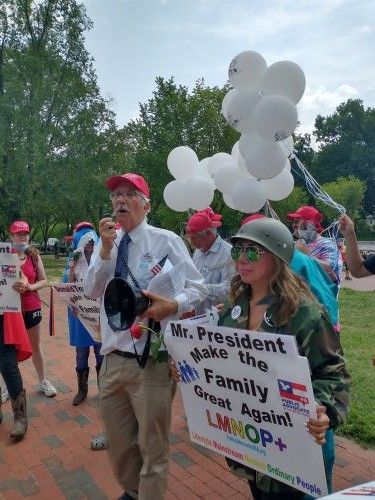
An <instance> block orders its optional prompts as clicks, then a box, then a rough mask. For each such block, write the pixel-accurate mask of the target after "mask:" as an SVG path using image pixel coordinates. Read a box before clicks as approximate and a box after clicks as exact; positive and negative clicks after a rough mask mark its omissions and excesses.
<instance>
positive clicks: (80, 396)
mask: <svg viewBox="0 0 375 500" xmlns="http://www.w3.org/2000/svg"><path fill="white" fill-rule="evenodd" d="M89 371H90V368H86V369H85V370H78V368H76V372H77V381H78V392H77V394H76V395H75V397H74V399H73V405H74V406H77V405H80V404H81V403H83V401H84V400H85V399H86V398H87V392H88V379H89Z"/></svg>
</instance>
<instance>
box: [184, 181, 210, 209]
mask: <svg viewBox="0 0 375 500" xmlns="http://www.w3.org/2000/svg"><path fill="white" fill-rule="evenodd" d="M185 186H186V187H185V196H186V199H187V200H188V203H189V208H192V209H194V210H204V209H205V208H207V207H209V206H210V204H211V202H212V200H213V199H214V193H215V189H214V188H213V187H212V185H211V183H210V181H209V179H203V177H194V178H192V179H188V180H187V181H186V184H185Z"/></svg>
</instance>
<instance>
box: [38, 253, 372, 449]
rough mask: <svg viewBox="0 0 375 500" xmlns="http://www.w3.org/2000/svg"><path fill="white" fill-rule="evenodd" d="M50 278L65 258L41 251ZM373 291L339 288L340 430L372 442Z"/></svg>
mask: <svg viewBox="0 0 375 500" xmlns="http://www.w3.org/2000/svg"><path fill="white" fill-rule="evenodd" d="M42 258H43V262H44V265H45V268H46V272H47V277H48V280H49V281H60V280H61V276H62V274H63V270H64V267H65V262H66V258H65V257H60V259H55V258H54V256H53V255H43V256H42ZM374 312H375V292H356V291H354V290H347V289H343V290H341V292H340V315H341V321H340V322H341V325H342V331H341V334H340V335H341V341H342V345H343V349H344V352H345V357H346V359H347V362H348V370H349V373H350V375H351V377H352V388H351V407H350V413H349V417H348V420H347V423H346V424H345V425H343V426H342V427H340V429H339V434H342V435H345V436H347V437H350V438H353V439H355V440H356V441H358V442H360V443H361V444H363V445H367V446H374V445H375V366H374V363H373V358H374V356H375V349H374V345H375V343H374V334H373V328H374V321H375V317H374Z"/></svg>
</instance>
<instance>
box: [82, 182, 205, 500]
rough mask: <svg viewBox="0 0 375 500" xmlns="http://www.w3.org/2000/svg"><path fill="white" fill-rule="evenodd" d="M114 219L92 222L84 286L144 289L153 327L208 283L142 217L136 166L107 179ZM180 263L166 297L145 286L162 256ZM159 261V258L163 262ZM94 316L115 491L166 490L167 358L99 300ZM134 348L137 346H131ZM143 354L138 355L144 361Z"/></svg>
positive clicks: (181, 249) (88, 289)
mask: <svg viewBox="0 0 375 500" xmlns="http://www.w3.org/2000/svg"><path fill="white" fill-rule="evenodd" d="M106 186H107V189H108V190H109V192H110V199H111V200H112V205H113V209H114V212H115V217H116V222H117V223H118V224H120V225H121V228H120V229H118V230H116V228H115V224H116V223H115V221H114V220H113V219H112V218H111V217H104V218H103V219H101V220H100V222H99V234H100V241H99V243H98V245H97V246H96V248H95V250H94V253H93V256H92V259H91V262H90V266H89V269H88V271H87V274H86V276H85V278H84V288H85V293H86V294H87V295H89V296H91V297H95V298H99V297H101V298H103V295H104V294H105V290H106V287H107V285H108V283H109V282H110V281H111V280H112V279H113V278H114V277H117V278H123V279H126V280H127V282H128V283H129V285H131V286H133V285H134V287H135V288H138V289H143V293H144V295H145V296H146V297H148V298H149V299H150V300H151V305H150V306H149V307H148V309H147V310H146V311H145V312H144V313H143V315H142V317H143V318H149V321H150V320H152V321H151V323H149V325H150V324H151V325H152V328H153V329H154V330H156V329H160V331H161V332H163V331H164V329H165V327H166V325H167V323H168V321H170V320H172V319H178V318H179V317H180V316H181V315H182V314H183V313H185V312H186V311H188V310H190V309H191V307H193V308H195V307H197V306H198V305H199V303H200V302H201V301H202V300H203V299H204V297H205V295H206V294H207V291H206V289H205V287H204V283H203V277H202V275H201V274H200V273H199V272H198V271H197V269H196V267H195V266H194V264H193V262H192V260H191V257H190V255H189V252H188V250H187V248H186V246H185V244H184V242H183V241H182V239H181V238H180V237H179V236H177V235H176V234H174V233H172V232H171V231H167V230H165V229H160V228H156V227H153V226H151V225H149V224H148V223H147V220H146V218H147V214H148V212H149V209H150V192H149V187H148V185H147V182H146V181H145V179H144V178H143V177H142V176H141V175H138V174H134V173H126V174H123V175H115V176H113V177H110V178H109V179H107V181H106ZM166 259H168V261H169V263H170V264H171V265H172V266H173V267H176V266H179V273H180V274H179V280H181V283H182V287H181V289H180V290H177V291H176V292H175V295H174V296H173V297H163V296H160V295H157V294H155V293H151V292H149V291H145V289H146V288H147V286H148V283H149V282H150V280H152V275H153V273H154V272H158V271H157V269H158V268H160V267H161V266H162V265H163V263H165V262H167V260H166ZM164 265H165V264H164ZM100 324H101V337H102V349H101V353H102V354H103V355H104V359H103V364H102V367H101V371H100V376H99V390H100V396H99V406H100V411H101V415H102V418H103V421H104V427H105V430H106V432H107V438H108V443H109V448H108V450H107V451H108V454H109V458H110V462H111V465H112V469H113V472H114V474H115V475H116V478H117V480H118V481H119V483H120V484H121V486H122V487H123V489H124V494H123V495H122V496H121V499H126V500H131V499H135V498H139V499H141V500H147V499H150V498H152V499H153V500H162V499H164V498H165V494H166V489H167V477H168V457H169V432H170V421H171V403H172V397H173V394H174V383H173V382H172V380H171V379H170V375H169V366H168V364H167V362H159V363H157V362H155V361H156V360H152V359H149V357H148V354H147V346H149V341H150V337H149V335H148V334H147V333H143V334H142V335H141V336H140V337H139V336H138V334H137V335H136V334H135V330H134V328H130V329H127V330H121V329H120V330H116V329H115V330H116V331H113V330H112V328H111V327H110V324H109V322H108V317H107V315H106V312H105V307H104V300H102V301H101V310H100ZM138 353H139V354H138ZM144 362H145V363H144Z"/></svg>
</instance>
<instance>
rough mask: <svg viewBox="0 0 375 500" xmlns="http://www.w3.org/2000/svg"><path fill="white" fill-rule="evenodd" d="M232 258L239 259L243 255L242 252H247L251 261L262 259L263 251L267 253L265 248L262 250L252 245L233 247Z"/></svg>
mask: <svg viewBox="0 0 375 500" xmlns="http://www.w3.org/2000/svg"><path fill="white" fill-rule="evenodd" d="M230 253H231V256H232V259H233V260H235V261H237V260H239V258H240V257H241V255H242V254H245V257H246V258H247V260H250V261H251V262H257V261H258V260H260V258H261V256H262V253H265V252H264V251H263V250H260V249H259V248H258V247H255V246H253V245H250V246H248V247H232V249H231V251H230Z"/></svg>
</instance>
